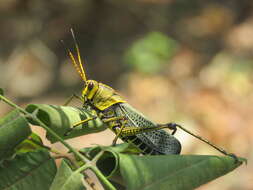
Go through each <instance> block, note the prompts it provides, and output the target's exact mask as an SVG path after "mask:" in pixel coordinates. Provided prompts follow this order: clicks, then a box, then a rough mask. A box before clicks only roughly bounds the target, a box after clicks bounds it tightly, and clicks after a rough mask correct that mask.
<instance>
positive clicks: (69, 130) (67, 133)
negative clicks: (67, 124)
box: [64, 115, 97, 136]
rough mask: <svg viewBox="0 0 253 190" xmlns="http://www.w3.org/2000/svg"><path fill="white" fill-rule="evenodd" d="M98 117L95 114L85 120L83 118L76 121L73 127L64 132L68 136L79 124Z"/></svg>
mask: <svg viewBox="0 0 253 190" xmlns="http://www.w3.org/2000/svg"><path fill="white" fill-rule="evenodd" d="M96 118H97V116H95V115H93V116H92V117H90V118H87V119H84V120H81V121H79V122H77V123H75V124H74V125H73V126H72V128H69V129H68V131H67V132H66V133H65V134H64V136H68V135H69V134H70V133H71V131H73V130H74V129H75V128H76V127H77V126H78V125H81V124H84V123H87V122H88V121H90V120H95V119H96Z"/></svg>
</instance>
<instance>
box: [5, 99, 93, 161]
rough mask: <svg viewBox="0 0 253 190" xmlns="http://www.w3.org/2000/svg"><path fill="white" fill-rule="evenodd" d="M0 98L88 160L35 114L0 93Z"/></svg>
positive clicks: (80, 156)
mask: <svg viewBox="0 0 253 190" xmlns="http://www.w3.org/2000/svg"><path fill="white" fill-rule="evenodd" d="M0 99H2V100H3V101H4V102H6V103H7V104H9V105H10V106H12V107H14V108H16V109H18V110H19V111H20V112H22V113H23V114H25V115H27V116H28V117H30V118H31V119H33V120H34V121H36V122H37V123H38V124H39V125H40V126H41V127H43V128H44V129H45V130H46V131H47V132H49V133H50V134H51V135H52V136H54V137H55V138H56V139H57V140H59V141H60V142H61V143H62V144H63V145H64V146H65V147H67V148H68V149H69V150H70V152H73V153H74V154H75V155H76V156H77V157H78V158H79V159H80V160H82V161H83V162H84V163H85V164H87V163H89V162H90V160H89V159H87V158H85V157H84V156H83V155H82V154H81V153H80V152H78V151H77V150H75V149H74V148H73V147H71V146H70V145H69V144H68V143H66V142H65V141H64V140H63V139H62V138H61V137H60V136H59V135H58V134H56V133H55V132H54V131H53V130H52V129H50V128H49V127H48V126H46V125H45V124H44V123H43V122H42V121H41V120H39V119H38V118H37V117H36V116H34V115H33V114H31V113H29V112H27V111H26V110H24V109H23V108H21V107H19V106H18V105H16V104H15V103H13V102H11V101H10V100H8V99H7V98H5V97H4V96H2V95H0Z"/></svg>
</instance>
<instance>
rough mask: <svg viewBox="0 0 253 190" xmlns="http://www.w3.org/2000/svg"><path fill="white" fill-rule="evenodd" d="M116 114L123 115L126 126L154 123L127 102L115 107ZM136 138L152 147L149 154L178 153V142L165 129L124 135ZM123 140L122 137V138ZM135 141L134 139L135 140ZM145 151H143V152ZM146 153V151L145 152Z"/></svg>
mask: <svg viewBox="0 0 253 190" xmlns="http://www.w3.org/2000/svg"><path fill="white" fill-rule="evenodd" d="M116 113H117V115H125V116H126V117H127V119H128V122H127V124H126V126H136V127H154V126H156V124H155V123H153V122H152V121H150V120H148V119H147V118H146V117H145V116H144V115H143V114H141V113H140V112H138V111H137V110H136V109H134V108H133V107H132V106H130V105H129V104H127V103H121V104H119V106H117V108H116ZM126 138H127V139H130V140H131V139H132V140H134V139H135V138H137V140H138V141H139V142H141V143H144V145H146V146H148V147H149V148H151V149H152V152H151V154H179V153H180V151H181V144H180V142H179V141H178V140H177V139H176V138H175V137H174V136H172V135H171V134H169V133H167V132H166V131H165V130H162V129H160V130H154V131H150V132H145V133H141V134H136V135H135V136H130V137H126ZM123 140H124V139H123ZM135 141H136V140H135ZM144 153H145V152H144ZM146 153H148V152H146Z"/></svg>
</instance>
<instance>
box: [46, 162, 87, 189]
mask: <svg viewBox="0 0 253 190" xmlns="http://www.w3.org/2000/svg"><path fill="white" fill-rule="evenodd" d="M83 177H84V176H83V175H82V174H80V173H79V172H75V171H72V169H71V168H70V167H69V166H68V164H67V163H66V162H65V161H64V160H62V162H61V166H60V168H59V170H58V172H57V174H56V176H55V179H54V181H53V183H52V186H51V187H50V190H59V189H60V190H70V189H71V190H84V189H86V188H85V187H84V185H83V182H82V180H83Z"/></svg>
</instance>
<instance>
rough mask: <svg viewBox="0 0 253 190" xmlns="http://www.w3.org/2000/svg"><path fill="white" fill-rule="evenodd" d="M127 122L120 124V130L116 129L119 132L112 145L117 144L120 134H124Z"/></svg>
mask: <svg viewBox="0 0 253 190" xmlns="http://www.w3.org/2000/svg"><path fill="white" fill-rule="evenodd" d="M125 124H126V122H123V123H122V125H121V126H120V129H119V130H118V131H117V130H116V132H117V134H116V136H115V138H114V139H113V141H112V146H115V145H116V142H117V140H118V138H119V136H120V135H121V134H122V131H123V129H124V128H125Z"/></svg>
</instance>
